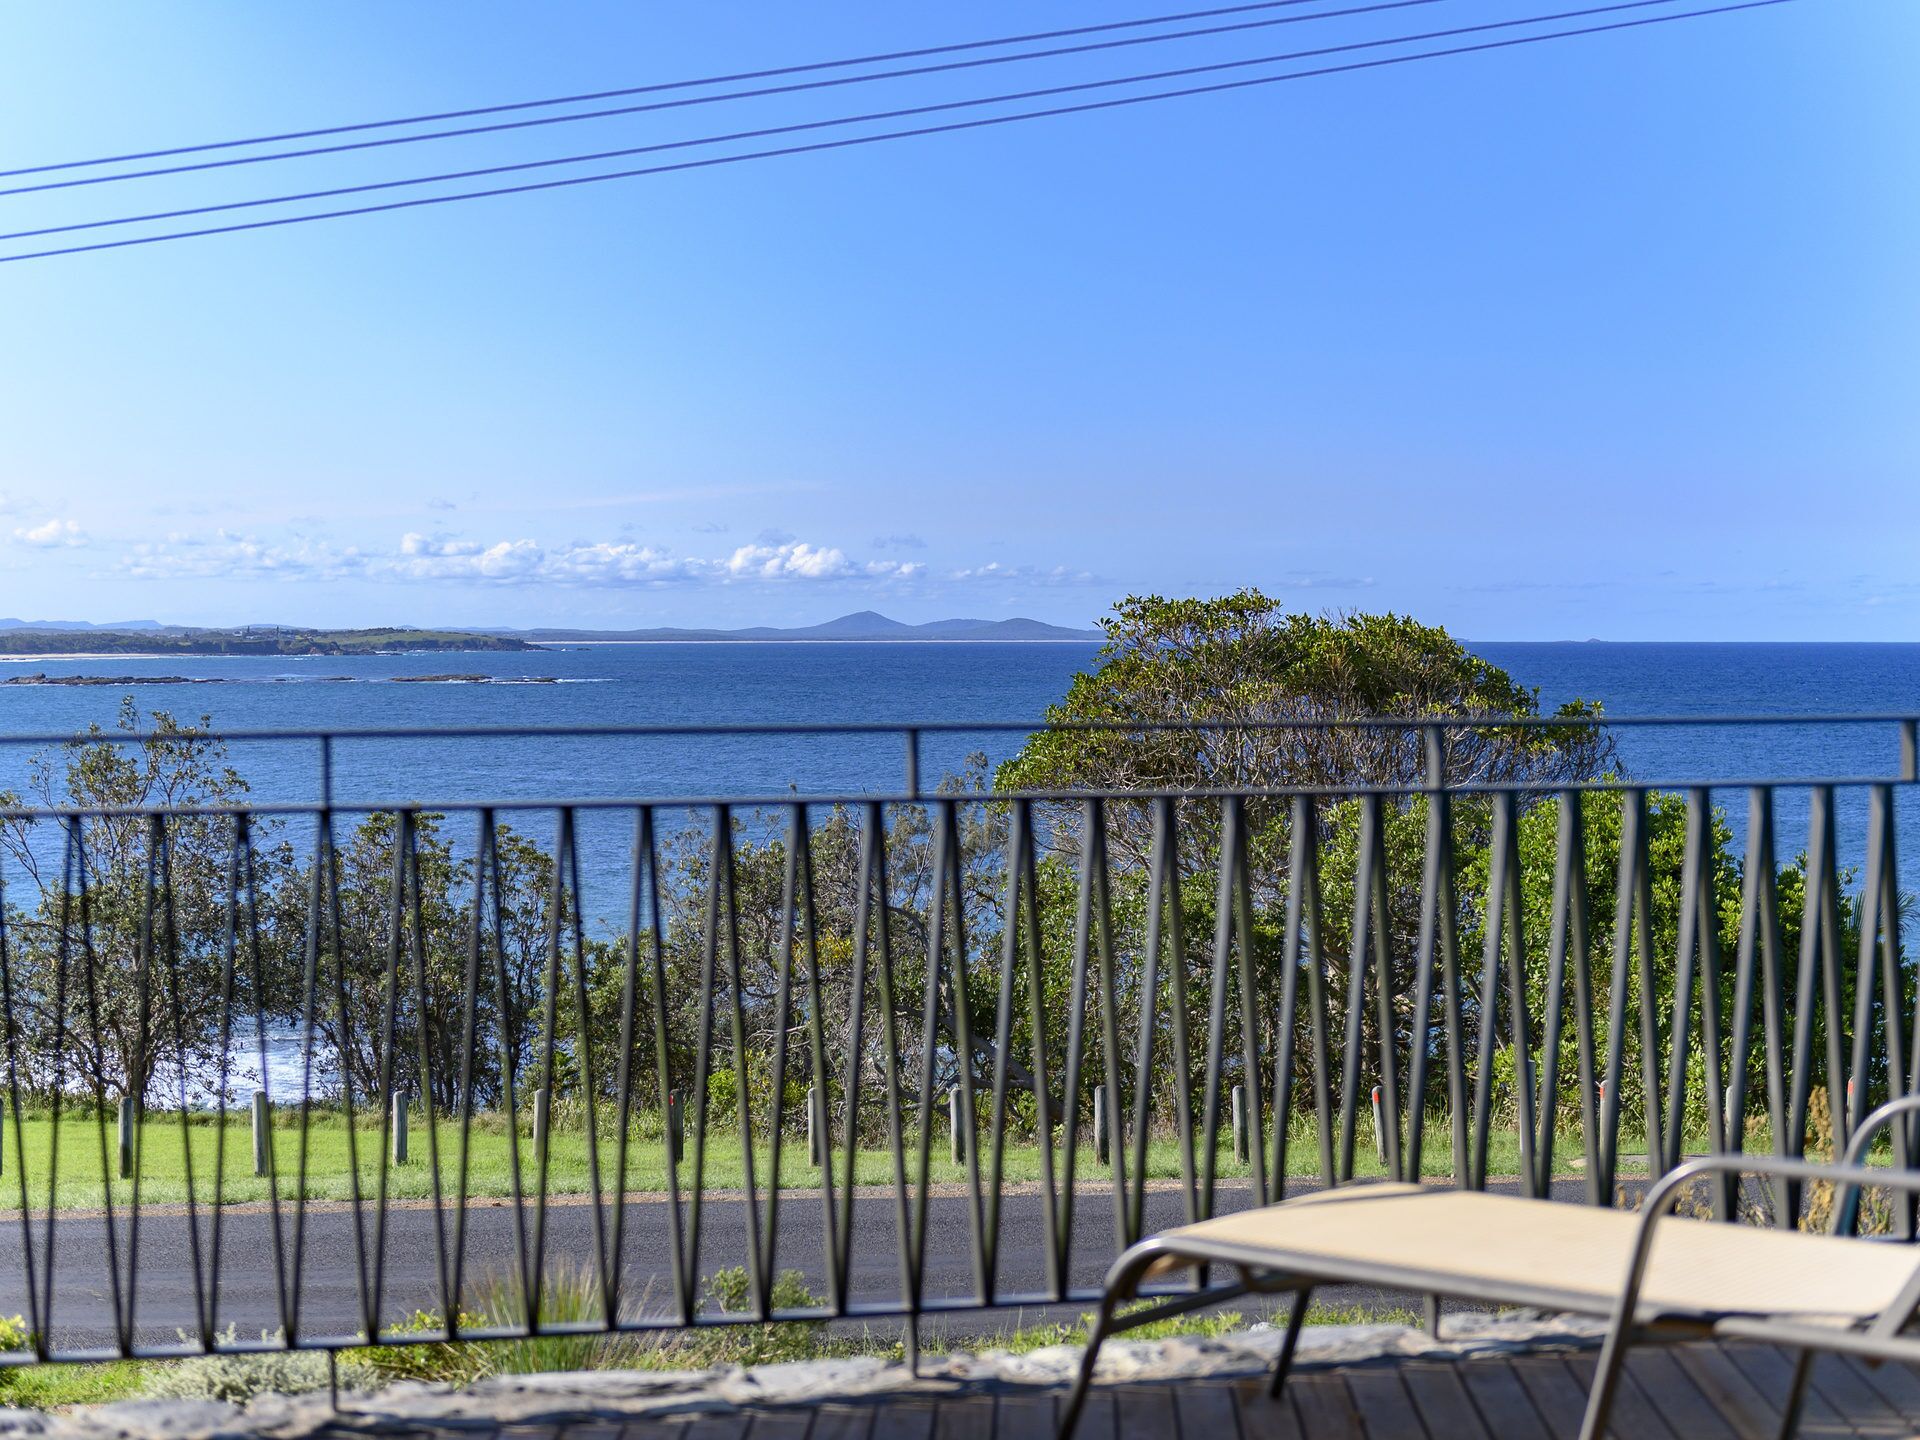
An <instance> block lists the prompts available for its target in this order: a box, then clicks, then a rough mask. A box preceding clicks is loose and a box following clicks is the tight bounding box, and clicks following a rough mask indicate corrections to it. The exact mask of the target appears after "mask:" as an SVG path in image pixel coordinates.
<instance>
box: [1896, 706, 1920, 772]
mask: <svg viewBox="0 0 1920 1440" xmlns="http://www.w3.org/2000/svg"><path fill="white" fill-rule="evenodd" d="M1900 778H1901V779H1902V780H1920V720H1902V721H1901V722H1900Z"/></svg>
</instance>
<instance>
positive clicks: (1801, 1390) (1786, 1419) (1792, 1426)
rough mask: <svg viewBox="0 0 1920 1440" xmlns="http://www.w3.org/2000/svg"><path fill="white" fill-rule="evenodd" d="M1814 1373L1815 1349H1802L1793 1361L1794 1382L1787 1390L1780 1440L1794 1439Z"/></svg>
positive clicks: (1781, 1419) (1781, 1417) (1782, 1413)
mask: <svg viewBox="0 0 1920 1440" xmlns="http://www.w3.org/2000/svg"><path fill="white" fill-rule="evenodd" d="M1812 1374H1813V1351H1811V1350H1802V1351H1801V1352H1800V1358H1799V1359H1797V1360H1795V1361H1794V1362H1793V1384H1792V1386H1790V1387H1789V1388H1788V1390H1787V1403H1786V1406H1785V1407H1784V1409H1783V1410H1782V1411H1781V1415H1780V1440H1793V1434H1794V1432H1795V1431H1796V1430H1798V1429H1799V1428H1800V1410H1801V1407H1802V1406H1803V1405H1804V1404H1805V1403H1806V1398H1807V1378H1808V1377H1809V1376H1810V1375H1812Z"/></svg>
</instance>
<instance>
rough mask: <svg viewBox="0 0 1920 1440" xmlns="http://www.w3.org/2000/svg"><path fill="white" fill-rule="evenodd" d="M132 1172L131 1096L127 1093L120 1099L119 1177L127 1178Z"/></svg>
mask: <svg viewBox="0 0 1920 1440" xmlns="http://www.w3.org/2000/svg"><path fill="white" fill-rule="evenodd" d="M132 1174H133V1097H132V1096H131V1095H127V1096H124V1097H122V1099H121V1101H120V1178H121V1179H122V1180H125V1179H128V1178H129V1177H131V1176H132Z"/></svg>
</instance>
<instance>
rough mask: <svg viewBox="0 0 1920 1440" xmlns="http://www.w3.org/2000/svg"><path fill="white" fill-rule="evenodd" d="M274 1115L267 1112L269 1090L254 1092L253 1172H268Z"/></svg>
mask: <svg viewBox="0 0 1920 1440" xmlns="http://www.w3.org/2000/svg"><path fill="white" fill-rule="evenodd" d="M272 1123H273V1122H272V1117H271V1116H270V1115H269V1114H268V1113H267V1092H266V1091H264V1090H256V1091H254V1092H253V1173H254V1174H256V1175H264V1174H266V1173H267V1170H268V1166H269V1162H270V1160H271V1156H272V1151H271V1148H270V1147H271V1146H272V1144H273V1130H272Z"/></svg>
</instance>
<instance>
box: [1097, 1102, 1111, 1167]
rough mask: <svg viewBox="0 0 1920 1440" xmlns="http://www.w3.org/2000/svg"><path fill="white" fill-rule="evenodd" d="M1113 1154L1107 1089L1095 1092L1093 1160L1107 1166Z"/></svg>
mask: <svg viewBox="0 0 1920 1440" xmlns="http://www.w3.org/2000/svg"><path fill="white" fill-rule="evenodd" d="M1111 1154H1112V1147H1111V1146H1109V1145H1108V1143H1107V1087H1106V1086H1104V1085H1102V1086H1100V1087H1099V1088H1098V1089H1097V1090H1095V1091H1094V1092H1093V1158H1094V1159H1095V1160H1096V1161H1098V1162H1099V1163H1100V1164H1102V1165H1105V1164H1106V1163H1108V1160H1109V1158H1110V1156H1111Z"/></svg>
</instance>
